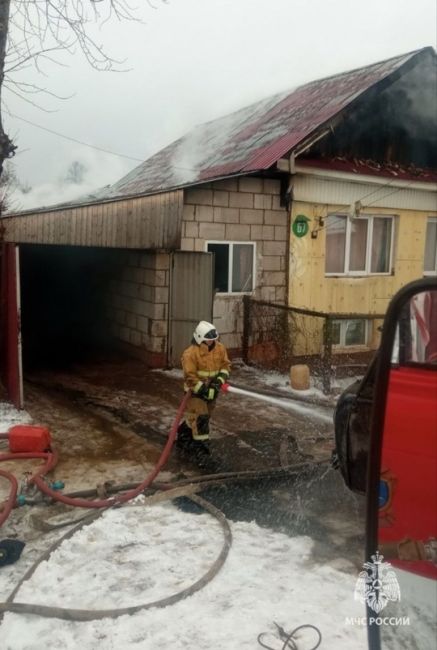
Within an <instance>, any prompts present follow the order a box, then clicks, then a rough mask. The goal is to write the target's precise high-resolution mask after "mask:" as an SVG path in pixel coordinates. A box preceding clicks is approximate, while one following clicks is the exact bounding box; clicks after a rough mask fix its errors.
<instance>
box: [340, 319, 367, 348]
mask: <svg viewBox="0 0 437 650" xmlns="http://www.w3.org/2000/svg"><path fill="white" fill-rule="evenodd" d="M353 320H361V321H364V343H351V344H348V343H346V333H347V323H349V322H350V321H353ZM336 322H339V323H340V342H339V343H332V347H333V349H335V350H339V349H340V348H341V349H345V350H352V349H358V348H360V349H364V348H366V349H368V347H369V336H370V321H369V319H368V318H334V319H333V320H332V323H333V324H334V323H336Z"/></svg>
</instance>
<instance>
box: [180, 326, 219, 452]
mask: <svg viewBox="0 0 437 650" xmlns="http://www.w3.org/2000/svg"><path fill="white" fill-rule="evenodd" d="M218 337H219V335H218V332H217V330H216V328H215V327H214V325H213V324H212V323H208V322H207V321H204V320H202V321H200V323H199V324H198V325H197V327H196V329H195V330H194V332H193V338H192V341H191V345H190V346H189V347H188V348H187V349H186V350H185V351H184V353H183V354H182V369H183V371H184V390H185V391H188V390H191V397H190V398H189V400H188V402H187V406H186V409H185V414H184V419H183V421H182V423H181V424H180V425H179V429H178V439H177V445H178V447H181V448H185V449H188V450H190V451H193V452H194V454H195V455H197V454H209V446H208V440H209V419H210V417H211V414H212V412H213V410H214V407H215V403H216V399H217V396H218V394H219V391H220V388H221V386H222V385H223V384H224V383H225V382H226V381H227V379H228V377H229V371H230V368H231V364H230V362H229V359H228V354H227V352H226V348H225V346H224V345H223V344H222V343H220V342H219V341H218Z"/></svg>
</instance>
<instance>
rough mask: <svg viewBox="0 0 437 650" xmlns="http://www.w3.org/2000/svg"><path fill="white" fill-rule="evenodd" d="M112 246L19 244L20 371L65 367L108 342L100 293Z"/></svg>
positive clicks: (105, 290) (112, 256)
mask: <svg viewBox="0 0 437 650" xmlns="http://www.w3.org/2000/svg"><path fill="white" fill-rule="evenodd" d="M115 263H116V251H115V250H112V249H109V250H108V249H99V248H85V247H73V246H42V245H32V244H23V245H21V246H20V267H21V331H22V347H23V367H24V370H29V369H34V368H36V367H55V368H61V367H67V366H68V365H70V364H71V363H73V362H76V361H84V360H85V359H87V358H90V357H92V356H95V355H96V354H101V353H102V352H104V351H105V350H108V349H109V347H110V346H111V336H110V333H109V327H108V320H107V318H106V316H105V297H106V296H107V295H108V293H109V283H110V281H111V277H113V276H111V269H113V268H114V265H115Z"/></svg>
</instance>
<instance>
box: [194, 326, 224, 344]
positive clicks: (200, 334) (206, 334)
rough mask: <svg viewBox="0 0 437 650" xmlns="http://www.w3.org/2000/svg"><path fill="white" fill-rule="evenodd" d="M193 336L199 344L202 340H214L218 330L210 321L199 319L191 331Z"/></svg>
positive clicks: (216, 337)
mask: <svg viewBox="0 0 437 650" xmlns="http://www.w3.org/2000/svg"><path fill="white" fill-rule="evenodd" d="M193 337H194V340H195V341H196V343H197V345H200V344H201V343H203V342H204V341H216V340H217V339H218V332H217V330H216V328H215V327H214V325H213V324H212V323H208V322H207V321H206V320H201V321H200V323H199V324H198V325H197V327H196V329H195V330H194V332H193Z"/></svg>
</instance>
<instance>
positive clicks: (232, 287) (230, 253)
mask: <svg viewBox="0 0 437 650" xmlns="http://www.w3.org/2000/svg"><path fill="white" fill-rule="evenodd" d="M207 251H208V252H209V253H214V255H215V266H214V272H215V289H216V291H218V292H219V293H249V292H251V291H253V289H254V277H255V244H254V243H242V242H241V243H240V242H238V243H237V242H235V243H234V242H208V243H207Z"/></svg>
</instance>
